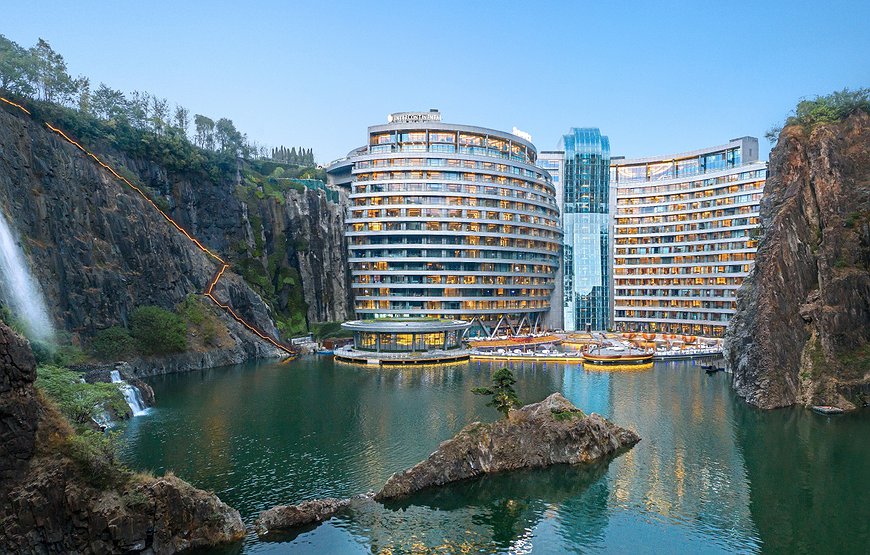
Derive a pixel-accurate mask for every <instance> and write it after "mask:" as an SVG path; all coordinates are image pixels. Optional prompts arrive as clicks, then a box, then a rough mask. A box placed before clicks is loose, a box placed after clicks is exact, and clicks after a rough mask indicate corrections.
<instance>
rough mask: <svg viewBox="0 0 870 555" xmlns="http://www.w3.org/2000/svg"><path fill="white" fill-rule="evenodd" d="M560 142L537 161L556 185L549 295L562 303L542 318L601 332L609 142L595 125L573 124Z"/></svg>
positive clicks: (607, 315) (608, 321)
mask: <svg viewBox="0 0 870 555" xmlns="http://www.w3.org/2000/svg"><path fill="white" fill-rule="evenodd" d="M560 146H561V148H562V150H557V151H546V152H543V153H541V157H540V158H539V159H538V165H539V166H540V167H542V168H544V169H546V170H547V171H548V172H550V174H551V176H552V179H553V183H554V184H555V185H556V201H557V203H558V205H559V209H560V211H561V213H562V229H563V232H564V237H563V250H562V253H563V259H562V265H561V267H560V270H559V276H558V277H559V286H558V289H557V291H556V293H557V294H556V295H555V297H554V298H557V299H561V300H562V307H561V309H559V310H556V309H555V308H554V310H553V311H552V312H551V314H550V315H549V316H548V318H547V322H548V323H551V325H552V327H556V328H562V329H565V330H568V331H584V330H587V329H589V330H606V329H609V328H610V327H611V326H612V317H611V316H612V312H613V303H612V298H613V291H612V286H611V285H612V284H611V277H610V276H611V273H612V267H613V245H612V214H613V206H612V204H613V195H612V194H611V191H610V188H611V187H610V140H609V139H608V138H607V137H606V136H604V135H602V134H601V132H600V131H599V130H598V129H597V128H594V127H587V128H576V127H575V128H572V129H571V131H570V132H569V133H568V134H567V135H564V136H562V140H561V145H560Z"/></svg>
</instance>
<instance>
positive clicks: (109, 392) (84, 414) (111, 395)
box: [36, 365, 129, 428]
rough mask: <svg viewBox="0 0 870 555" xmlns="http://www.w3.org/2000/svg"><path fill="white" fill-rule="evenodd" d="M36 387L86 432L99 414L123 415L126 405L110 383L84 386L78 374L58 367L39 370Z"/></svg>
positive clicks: (37, 371)
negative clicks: (104, 412) (109, 412)
mask: <svg viewBox="0 0 870 555" xmlns="http://www.w3.org/2000/svg"><path fill="white" fill-rule="evenodd" d="M36 387H38V388H39V389H40V390H41V391H42V392H43V393H44V394H45V395H46V396H47V397H48V398H50V399H51V400H53V401H54V402H55V403H56V404H57V407H58V409H60V412H61V413H62V414H63V415H64V416H65V417H66V418H67V420H69V421H70V422H71V423H72V424H73V425H74V426H76V427H78V428H86V427H87V426H89V425H90V422H91V419H92V418H94V417H95V416H97V415H98V414H99V413H100V412H102V411H104V410H105V411H112V412H114V413H115V414H126V413H127V411H128V410H129V407H128V406H127V401H125V400H124V396H123V395H122V394H121V391H120V390H119V389H118V386H117V385H116V384H113V383H86V382H84V381H83V379H82V376H81V374H79V373H78V372H74V371H72V370H68V369H66V368H61V367H59V366H51V365H46V366H40V367H39V368H37V370H36Z"/></svg>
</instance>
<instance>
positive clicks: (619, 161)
mask: <svg viewBox="0 0 870 555" xmlns="http://www.w3.org/2000/svg"><path fill="white" fill-rule="evenodd" d="M744 139H749V140H753V141H755V142H758V139H757V138H756V137H749V136H746V137H740V138H739V139H732V140H731V141H729V142H727V143H725V144H724V145H717V146H711V147H707V148H700V149H698V150H689V151H686V152H676V153H674V154H663V155H661V156H645V157H642V158H625V157H621V156H611V157H610V165H611V166H633V165H637V164H650V163H655V162H670V161H673V160H680V159H683V158H693V157H695V156H701V155H702V154H709V153H711V152H719V151H721V150H727V149H729V148H736V147H739V146H742V145H743V140H744Z"/></svg>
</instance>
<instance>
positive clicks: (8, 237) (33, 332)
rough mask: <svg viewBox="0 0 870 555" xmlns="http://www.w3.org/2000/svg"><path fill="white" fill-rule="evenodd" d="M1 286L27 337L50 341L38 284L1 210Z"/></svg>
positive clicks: (48, 324)
mask: <svg viewBox="0 0 870 555" xmlns="http://www.w3.org/2000/svg"><path fill="white" fill-rule="evenodd" d="M0 277H2V278H3V280H2V282H0V289H2V291H0V292H2V293H3V295H4V297H5V298H6V300H7V303H8V304H9V307H10V308H11V309H12V314H13V315H14V316H15V317H16V318H17V319H19V320H20V321H21V323H22V324H23V326H24V333H25V335H27V337H28V338H29V339H32V340H37V341H44V342H51V340H52V337H53V335H54V334H53V332H52V327H51V320H50V319H49V317H48V310H46V308H45V301H44V300H43V298H42V293H41V292H40V290H39V284H38V283H37V282H36V280H35V279H34V278H33V276H32V275H31V274H30V271H29V270H28V268H27V263H26V262H25V260H24V253H23V252H22V251H21V248H20V247H19V246H18V244H17V242H16V241H15V238H14V236H13V235H12V229H11V228H10V227H9V224H8V223H7V221H6V217H5V216H4V215H3V211H2V210H0Z"/></svg>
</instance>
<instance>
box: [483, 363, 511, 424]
mask: <svg viewBox="0 0 870 555" xmlns="http://www.w3.org/2000/svg"><path fill="white" fill-rule="evenodd" d="M515 383H517V380H516V378H514V374H513V372H511V371H510V370H509V369H507V368H502V369H500V370H497V371H496V372H495V374H493V375H492V385H491V386H490V387H475V388H474V389H472V390H471V392H472V393H474V394H475V395H490V396H491V397H492V399H490V400H489V402H488V403H487V404H486V406H488V407H493V408H494V409H495V410H497V411H499V412H500V413H502V414H503V415H504V417H505V418H507V416H508V413H509V412H510V410H511V409H512V408H514V407H515V406H517V405H519V404H520V399H519V397H517V392H516V391H514V384H515Z"/></svg>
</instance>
